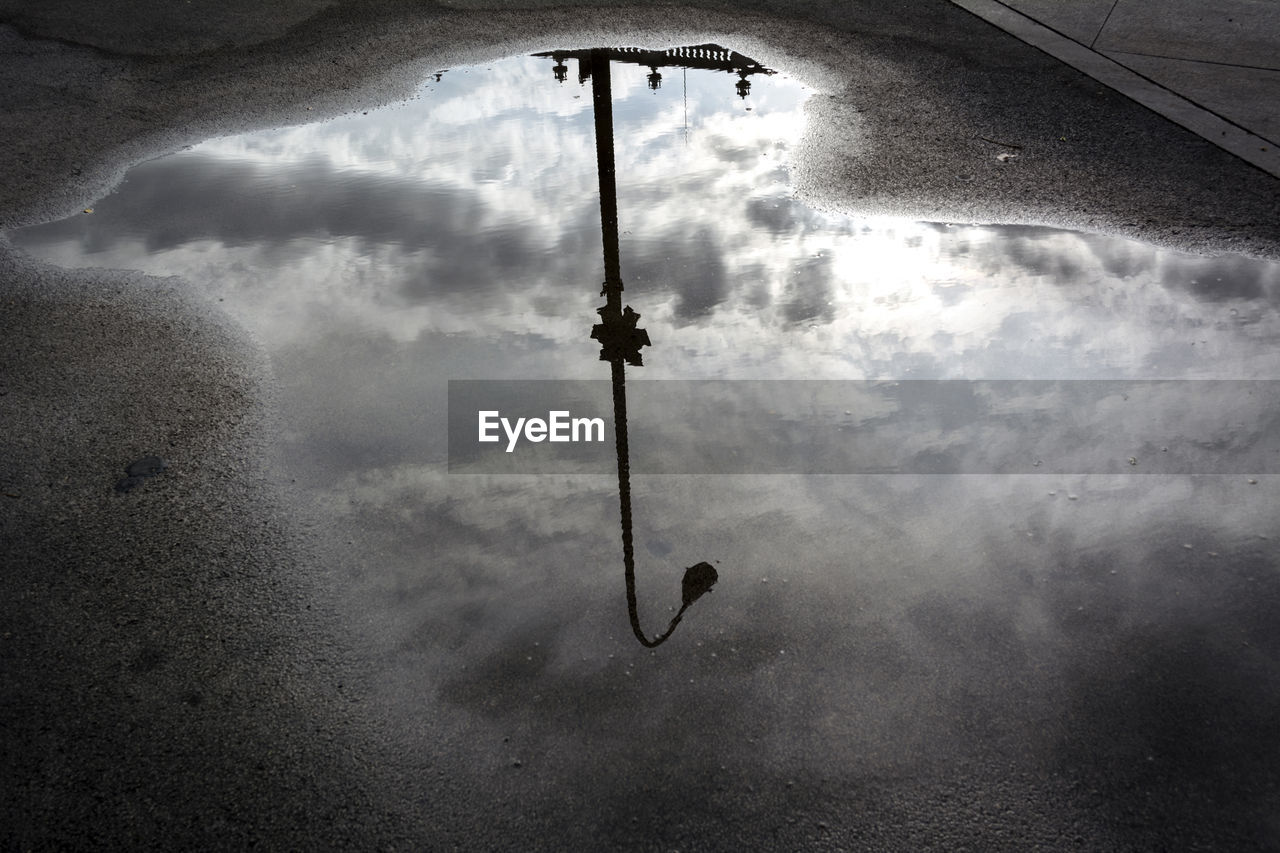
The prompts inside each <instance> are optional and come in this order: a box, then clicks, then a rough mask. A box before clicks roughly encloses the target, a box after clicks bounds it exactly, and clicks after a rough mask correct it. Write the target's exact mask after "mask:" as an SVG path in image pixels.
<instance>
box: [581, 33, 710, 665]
mask: <svg viewBox="0 0 1280 853" xmlns="http://www.w3.org/2000/svg"><path fill="white" fill-rule="evenodd" d="M609 54H610V52H609V50H608V49H599V48H597V49H594V50H592V51H591V53H590V57H589V63H588V68H589V72H588V73H590V75H591V100H592V107H593V111H594V113H595V131H596V163H597V166H598V168H599V172H600V233H601V238H602V240H603V242H604V275H605V278H604V287H603V289H602V291H601V295H602V296H604V297H605V304H604V305H603V306H601V308H600V309H599V313H600V320H601V322H599V323H597V324H596V325H595V327H594V328H592V330H591V337H592V338H593V339H595V340H597V341H599V342H600V359H601V360H602V361H607V362H609V364H610V367H611V368H612V373H613V428H614V436H615V441H616V443H617V450H618V499H619V502H620V503H621V509H622V563H623V567H624V569H625V572H626V580H627V614H628V615H629V616H630V618H631V630H632V632H633V633H635V635H636V639H637V640H639V641H640V642H641V644H642V645H645V646H648V647H649V648H653V647H654V646H657V645H660V644H662V643H664V642H666V640H667V638H668V637H670V636H671V634H672V632H674V631H675V629H676V626H677V625H679V624H680V620H681V618H683V617H684V612H685V611H686V610H688V609H689V606H690V605H692V604H693V603H694V602H695V601H697V600H698V599H699V598H700V597H702V595H703V594H704V593H706V592H708V591H709V590H710V589H711V587H712V586H713V585H714V584H715V582H716V579H717V576H716V570H715V569H714V568H712V566H711V564H710V563H706V562H702V563H698V564H697V565H694V566H690V567H689V568H687V569H685V573H684V579H683V581H682V582H681V593H682V594H681V598H682V602H681V605H680V610H679V611H678V612H677V613H676V615H675V617H674V618H673V619H672V620H671V624H670V625H668V626H667V630H666V631H664V632H663V633H661V634H659V635H658V636H657V637H654V638H653V639H652V640H651V639H649V638H648V637H646V636H645V634H644V631H643V630H642V629H641V628H640V616H639V614H638V613H637V612H636V561H635V548H634V546H633V544H632V536H631V463H630V451H629V448H628V446H627V387H626V365H627V364H631V365H633V366H635V367H640V366H642V365H643V361H642V359H641V356H640V349H641V348H642V347H645V346H649V335H648V333H647V332H645V330H644V329H641V328H638V327H637V326H636V323H637V321H639V319H640V315H639V314H637V313H636V312H635V311H633V310H631V306H630V305H628V306H626V307H625V308H624V307H623V306H622V270H621V266H622V265H621V261H620V256H619V251H618V192H617V185H616V180H615V175H614V159H613V97H612V92H611V91H610V89H611V86H610V78H609Z"/></svg>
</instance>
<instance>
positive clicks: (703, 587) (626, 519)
mask: <svg viewBox="0 0 1280 853" xmlns="http://www.w3.org/2000/svg"><path fill="white" fill-rule="evenodd" d="M605 310H607V307H606V308H602V309H601V312H602V313H603V312H604V311H605ZM627 310H628V311H630V310H631V309H630V308H628V309H627ZM632 313H634V312H632ZM634 316H635V317H636V319H639V316H640V315H639V314H635V315H634ZM597 328H598V327H597ZM637 331H639V332H640V334H644V331H643V330H637ZM645 338H646V341H647V338H648V336H647V335H646V336H645ZM638 358H639V357H638V355H637V360H638ZM610 362H611V366H612V368H613V425H614V438H615V442H616V444H617V449H618V500H619V503H620V504H621V510H622V564H623V567H624V570H625V572H626V579H627V615H628V616H629V617H630V618H631V630H632V632H633V633H634V634H635V635H636V639H637V640H639V641H640V643H641V644H642V645H645V646H648V647H649V648H653V647H654V646H658V645H660V644H662V643H663V642H665V641H666V639H667V638H668V637H670V636H671V634H672V633H673V632H674V631H675V630H676V626H677V625H679V624H680V620H681V619H682V618H683V617H684V612H685V611H686V610H688V609H689V606H690V605H691V604H693V603H694V602H695V601H697V600H698V599H699V598H701V597H702V595H703V594H704V593H707V592H710V591H711V587H712V586H714V585H715V582H716V580H717V579H718V576H717V574H716V570H715V568H714V567H712V565H711V564H710V563H707V562H701V563H698V564H696V565H693V566H690V567H689V568H687V569H685V571H684V579H683V580H682V581H681V598H682V602H681V604H680V609H679V610H678V611H677V612H676V615H675V616H674V617H673V618H672V620H671V624H670V625H668V626H667V630H666V631H664V632H662V633H661V634H659V635H658V636H656V637H654V638H653V639H652V640H650V639H649V638H648V637H646V636H645V634H644V631H643V630H642V629H641V628H640V615H639V613H637V612H636V559H635V547H634V545H633V541H632V536H631V463H630V450H629V448H628V446H627V388H626V367H625V366H624V364H623V359H622V358H620V357H614V358H611V359H610Z"/></svg>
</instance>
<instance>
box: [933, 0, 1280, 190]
mask: <svg viewBox="0 0 1280 853" xmlns="http://www.w3.org/2000/svg"><path fill="white" fill-rule="evenodd" d="M951 2H953V3H955V4H956V5H957V6H960V7H962V8H964V9H967V10H968V11H970V12H972V13H973V14H975V15H977V16H979V17H981V18H982V19H984V20H986V21H987V22H989V23H991V24H993V25H995V26H997V27H999V28H1001V29H1002V30H1004V31H1005V32H1008V33H1010V34H1011V35H1013V36H1016V37H1017V38H1019V39H1021V40H1022V41H1024V42H1027V43H1028V44H1031V45H1034V46H1035V47H1037V48H1039V49H1041V50H1043V51H1044V52H1046V53H1048V54H1050V55H1051V56H1054V57H1056V58H1058V59H1060V60H1062V61H1063V62H1066V63H1067V64H1068V65H1071V66H1073V67H1075V68H1077V69H1079V70H1080V71H1083V72H1084V73H1086V74H1088V75H1089V76H1090V77H1093V78H1094V79H1095V80H1097V81H1099V82H1100V83H1104V84H1105V85H1107V86H1110V87H1111V88H1113V89H1115V90H1117V91H1119V92H1121V93H1123V94H1125V95H1127V96H1129V97H1130V98H1132V99H1133V100H1135V101H1137V102H1138V103H1140V104H1143V105H1144V106H1146V107H1149V108H1150V109H1152V110H1154V111H1155V112H1157V113H1159V114H1160V115H1163V116H1165V117H1166V118H1168V119H1171V120H1172V121H1175V122H1177V123H1178V124H1180V125H1182V126H1183V127H1186V128H1187V129H1189V130H1191V131H1193V132H1195V133H1197V134H1199V135H1200V136H1202V137H1204V138H1205V139H1207V140H1209V141H1211V142H1213V143H1215V144H1216V145H1218V146H1220V147H1222V148H1224V149H1226V150H1227V151H1230V152H1231V153H1233V154H1235V155H1236V156H1238V157H1240V158H1241V159H1243V160H1246V161H1248V162H1250V163H1252V164H1253V165H1255V166H1257V167H1258V168H1260V169H1263V170H1264V171H1266V172H1269V173H1270V174H1272V175H1275V176H1277V177H1280V2H1275V0H1220V2H1217V3H1213V4H1205V3H1203V2H1200V0H1075V2H1071V3H1063V2H1061V0H951Z"/></svg>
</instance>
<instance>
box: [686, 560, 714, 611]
mask: <svg viewBox="0 0 1280 853" xmlns="http://www.w3.org/2000/svg"><path fill="white" fill-rule="evenodd" d="M718 580H720V575H719V574H717V573H716V570H715V567H714V566H712V565H711V564H710V563H708V562H706V561H703V562H701V563H698V564H697V565H694V566H690V567H689V568H687V569H685V570H684V580H682V581H681V582H680V591H681V593H682V598H683V601H682V602H681V606H682V607H688V606H689V605H691V604H693V603H694V602H695V601H697V600H698V599H699V598H702V596H703V595H705V594H706V593H708V592H711V587H713V586H715V585H716V581H718Z"/></svg>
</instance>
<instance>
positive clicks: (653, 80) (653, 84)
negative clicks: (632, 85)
mask: <svg viewBox="0 0 1280 853" xmlns="http://www.w3.org/2000/svg"><path fill="white" fill-rule="evenodd" d="M645 79H646V80H648V81H649V88H650V89H652V90H653V91H655V92H656V91H658V90H659V89H661V88H662V75H661V74H659V73H658V69H657V68H655V67H654V66H652V65H650V66H649V75H648V76H647V77H646V78H645Z"/></svg>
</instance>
